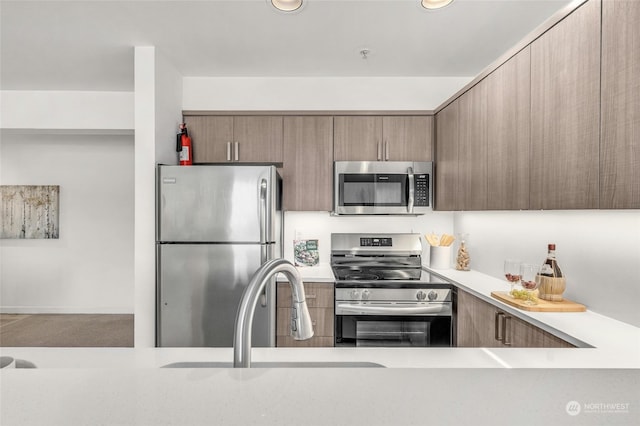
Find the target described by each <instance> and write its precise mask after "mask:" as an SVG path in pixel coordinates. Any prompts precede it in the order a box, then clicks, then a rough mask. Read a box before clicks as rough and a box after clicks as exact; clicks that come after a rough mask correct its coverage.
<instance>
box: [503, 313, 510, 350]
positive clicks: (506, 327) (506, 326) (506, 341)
mask: <svg viewBox="0 0 640 426" xmlns="http://www.w3.org/2000/svg"><path fill="white" fill-rule="evenodd" d="M509 324H511V317H510V316H508V315H504V316H503V317H502V343H503V344H504V345H505V346H511V342H510V341H509V339H508V337H509Z"/></svg>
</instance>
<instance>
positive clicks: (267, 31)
mask: <svg viewBox="0 0 640 426" xmlns="http://www.w3.org/2000/svg"><path fill="white" fill-rule="evenodd" d="M569 2H570V0H455V1H454V3H453V4H452V5H451V6H449V7H446V8H444V9H442V10H439V11H435V12H433V11H432V12H430V11H427V10H425V9H423V8H422V7H420V5H419V3H420V2H419V0H395V1H389V0H386V1H384V0H350V1H348V0H306V4H305V6H304V7H303V9H302V10H301V11H299V12H296V13H290V14H283V13H279V12H277V11H275V10H274V9H273V8H271V7H270V6H269V4H268V2H267V0H234V1H222V0H195V1H189V0H173V1H153V0H140V1H130V0H128V1H125V0H108V1H105V0H102V1H99V0H84V1H70V0H62V1H60V0H57V1H55V0H45V1H32V0H19V1H8V0H1V1H0V14H1V21H0V36H1V40H0V43H1V44H0V49H1V50H0V53H1V63H0V71H1V74H0V88H1V89H3V90H116V91H120V90H124V91H129V90H133V67H134V64H133V47H134V46H149V45H152V46H156V48H157V49H158V51H159V52H161V53H162V54H164V55H165V56H166V57H167V58H168V59H169V61H170V62H172V63H173V64H174V65H175V66H176V68H177V69H178V71H180V72H181V73H182V74H183V75H184V76H367V77H372V76H469V77H471V76H475V75H477V74H478V73H479V72H480V71H482V69H484V68H485V67H486V66H487V65H489V64H490V63H492V62H493V61H494V60H495V59H497V58H498V57H499V56H500V55H501V54H503V53H504V52H505V51H506V50H508V49H509V48H510V47H511V46H513V45H514V44H516V43H517V42H518V41H519V40H521V39H522V38H523V37H524V36H526V35H527V34H528V33H529V32H531V31H532V30H533V29H535V28H536V27H537V26H538V25H540V24H541V23H543V22H544V21H545V20H546V19H547V18H548V17H550V16H551V15H553V14H554V13H555V12H556V11H558V10H560V9H562V8H563V7H564V6H565V5H567V4H568V3H569ZM363 48H367V49H370V51H371V53H370V55H369V56H368V59H366V60H365V59H362V58H361V56H360V53H359V52H360V50H361V49H363Z"/></svg>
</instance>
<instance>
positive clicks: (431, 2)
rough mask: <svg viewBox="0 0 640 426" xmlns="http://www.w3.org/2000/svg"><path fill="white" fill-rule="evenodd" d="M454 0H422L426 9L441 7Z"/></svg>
mask: <svg viewBox="0 0 640 426" xmlns="http://www.w3.org/2000/svg"><path fill="white" fill-rule="evenodd" d="M452 1H453V0H422V7H424V8H425V9H431V10H432V9H440V8H443V7H445V6H447V5H449V4H451V2H452Z"/></svg>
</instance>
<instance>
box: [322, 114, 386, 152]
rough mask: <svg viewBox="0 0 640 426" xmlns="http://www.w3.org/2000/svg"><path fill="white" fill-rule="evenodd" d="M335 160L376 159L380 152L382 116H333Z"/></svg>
mask: <svg viewBox="0 0 640 426" xmlns="http://www.w3.org/2000/svg"><path fill="white" fill-rule="evenodd" d="M333 125H334V134H333V138H334V139H333V158H334V160H335V161H358V160H362V161H377V160H381V159H382V157H381V152H382V118H381V117H372V116H365V117H356V116H339V117H334V118H333Z"/></svg>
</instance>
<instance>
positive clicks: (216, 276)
mask: <svg viewBox="0 0 640 426" xmlns="http://www.w3.org/2000/svg"><path fill="white" fill-rule="evenodd" d="M270 247H272V245H271V246H270ZM261 251H262V250H261V246H260V245H257V244H158V253H157V255H158V271H157V277H158V284H157V291H158V294H157V302H158V310H157V328H156V330H157V345H158V346H162V347H176V346H180V347H232V346H233V333H234V325H235V319H236V312H237V309H238V305H239V303H240V298H241V296H242V293H243V291H244V289H245V288H246V286H247V284H248V283H249V280H250V279H251V277H252V275H253V273H254V272H255V270H256V269H257V268H258V267H259V266H260V261H261V256H264V253H261ZM264 300H265V302H266V305H267V306H263V304H262V303H258V305H257V306H256V311H255V316H254V320H253V338H252V339H253V340H252V342H253V345H254V346H275V288H274V287H273V283H272V284H271V285H268V288H267V292H266V295H265V298H264Z"/></svg>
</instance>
